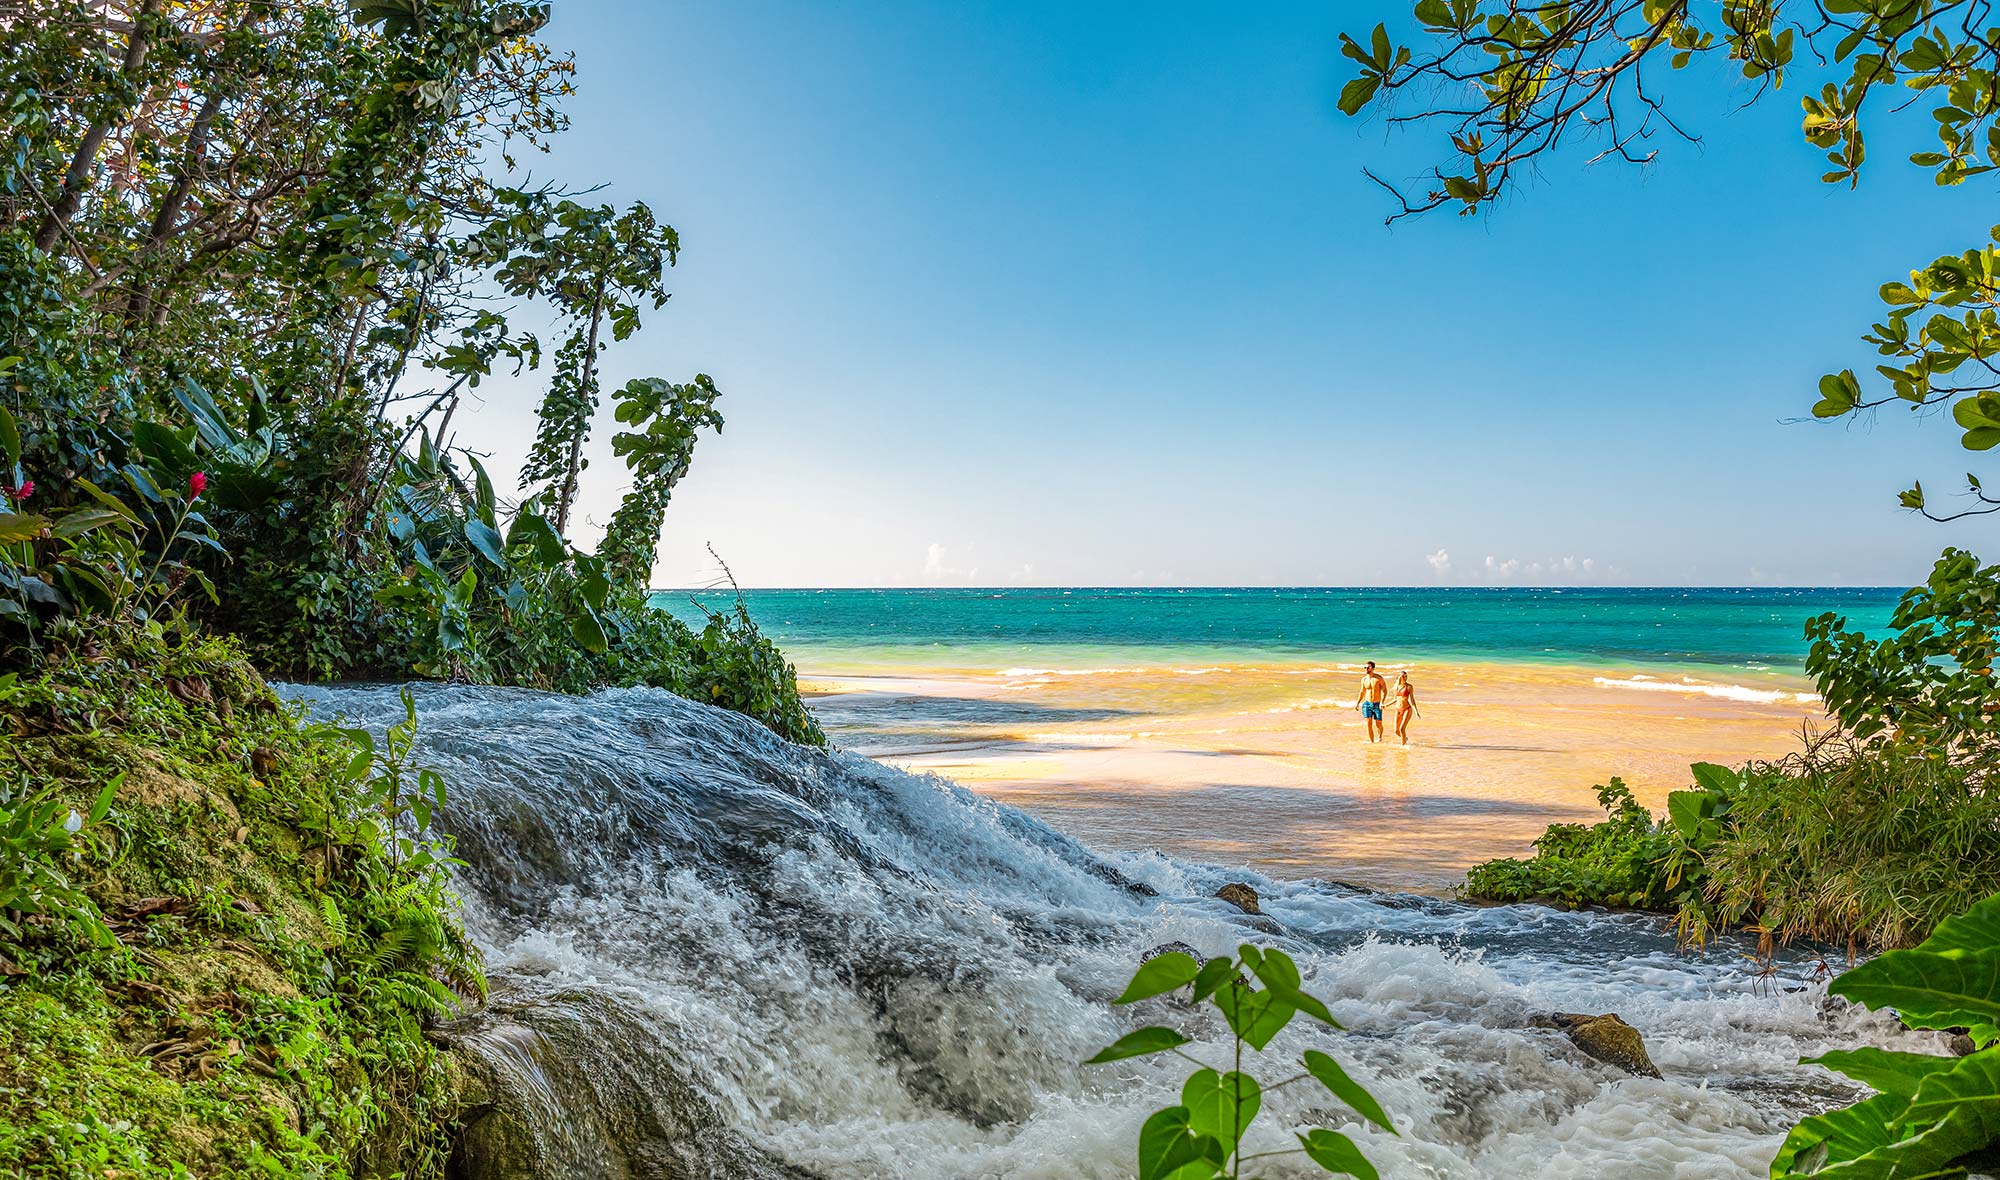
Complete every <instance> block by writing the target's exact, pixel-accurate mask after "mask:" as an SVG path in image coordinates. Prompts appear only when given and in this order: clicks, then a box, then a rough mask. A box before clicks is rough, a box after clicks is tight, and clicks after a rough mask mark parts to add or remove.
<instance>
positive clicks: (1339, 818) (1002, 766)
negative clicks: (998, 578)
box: [794, 647, 1823, 895]
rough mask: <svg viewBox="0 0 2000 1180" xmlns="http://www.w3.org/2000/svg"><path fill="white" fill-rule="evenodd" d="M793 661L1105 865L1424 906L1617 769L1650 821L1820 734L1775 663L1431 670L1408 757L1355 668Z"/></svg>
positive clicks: (840, 717) (860, 735)
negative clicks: (1258, 877) (1699, 773)
mask: <svg viewBox="0 0 2000 1180" xmlns="http://www.w3.org/2000/svg"><path fill="white" fill-rule="evenodd" d="M1050 654H1051V655H1055V654H1058V653H1050ZM794 656H795V658H798V659H799V660H800V661H801V663H802V665H803V667H802V670H801V671H800V673H799V676H800V681H801V689H802V690H803V691H805V692H807V693H809V694H810V695H811V698H812V704H813V707H814V709H815V711H816V712H817V713H818V714H819V716H820V717H821V719H822V721H823V723H825V724H826V726H827V729H828V732H829V734H830V736H831V737H832V738H833V739H834V741H835V742H836V743H837V744H838V745H840V746H841V747H842V748H845V749H848V750H850V751H852V752H854V753H857V754H862V755H865V756H868V757H872V758H877V759H879V760H881V761H884V762H888V763H890V764H892V765H896V766H899V767H902V768H904V769H909V770H915V771H927V772H932V773H937V774H940V775H942V776H944V777H946V778H949V779H952V780H954V781H956V782H958V783H960V784H962V785H964V786H966V787H967V788H969V789H971V790H974V791H976V792H978V793H980V794H982V795H986V796H988V797H991V798H994V799H996V800H1000V801H1003V802H1006V803H1008V804H1011V805H1014V806H1018V807H1021V808H1023V809H1024V810H1026V811H1028V812H1030V813H1031V814H1034V815H1036V816H1037V817H1039V818H1041V819H1043V820H1045V821H1047V822H1050V823H1052V824H1053V825H1054V826H1056V827H1058V828H1059V829H1061V830H1063V831H1064V832H1067V833H1069V834H1071V835H1074V836H1076V837H1078V838H1079V839H1083V840H1085V841H1086V842H1088V843H1091V844H1093V845H1095V846H1098V847H1100V848H1103V849H1106V850H1110V851H1121V852H1135V851H1143V850H1146V849H1158V850H1159V851H1161V852H1165V853H1168V854H1171V855H1174V856H1178V857H1184V858H1188V859H1193V860H1201V861H1209V862H1213V863H1218V864H1241V865H1246V866H1248V867H1251V868H1255V869H1257V870H1258V871H1260V872H1263V873H1266V874H1267V875H1270V876H1274V877H1280V878H1287V879H1299V878H1308V877H1310V878H1322V879H1329V880H1339V881H1345V882H1349V883H1352V884H1356V885H1361V886H1364V887H1368V888H1377V889H1388V890H1396V891H1406V892H1417V893H1426V894H1431V895H1446V894H1448V893H1449V888H1450V886H1451V885H1453V884H1455V883H1457V882H1458V881H1459V880H1460V879H1462V877H1463V875H1464V871H1465V869H1466V868H1469V867H1470V866H1471V865H1473V864H1476V863H1479V862H1480V861H1484V860H1488V859H1492V858H1493V857H1498V856H1522V855H1526V854H1528V853H1529V851H1530V848H1529V845H1530V843H1531V841H1532V840H1533V839H1534V838H1536V837H1538V836H1540V835H1541V833H1542V831H1543V829H1544V828H1546V827H1547V826H1548V825H1549V824H1551V823H1558V822H1583V823H1590V822H1594V821H1595V820H1596V819H1598V818H1601V817H1602V812H1601V811H1600V810H1599V809H1598V806H1597V801H1596V796H1595V790H1594V788H1595V787H1596V785H1598V784H1601V783H1604V782H1607V781H1609V779H1610V778H1611V777H1613V776H1618V777H1621V778H1623V779H1624V780H1625V782H1626V783H1627V784H1628V785H1629V786H1631V788H1632V789H1633V791H1634V793H1635V794H1636V795H1637V796H1638V797H1639V799H1640V801H1641V802H1643V803H1645V804H1646V805H1647V806H1649V807H1651V808H1653V809H1654V810H1655V811H1659V810H1661V809H1662V808H1664V806H1665V797H1666V794H1667V793H1668V792H1669V791H1672V790H1677V789H1680V788H1681V787H1684V786H1686V785H1688V781H1689V780H1688V769H1687V768H1688V766H1689V765H1690V764H1691V763H1694V762H1702V761H1712V762H1723V763H1738V762H1742V761H1745V760H1748V759H1752V758H1776V757H1781V756H1783V755H1785V754H1788V753H1791V752H1793V751H1795V750H1796V749H1798V748H1799V745H1800V734H1801V731H1802V728H1803V726H1805V725H1806V724H1808V723H1810V722H1814V721H1817V720H1819V719H1821V718H1822V717H1823V714H1822V713H1821V711H1820V709H1819V705H1818V698H1817V697H1816V696H1814V695H1813V694H1812V691H1811V686H1810V685H1809V684H1807V683H1806V682H1805V681H1804V679H1803V678H1802V677H1799V676H1796V675H1789V674H1786V673H1782V672H1778V671H1775V670H1760V671H1757V672H1756V673H1755V674H1754V679H1752V678H1751V677H1747V676H1746V677H1736V678H1731V679H1728V680H1724V679H1722V678H1720V677H1717V678H1714V679H1708V678H1702V677H1695V676H1692V675H1691V674H1687V673H1680V672H1679V671H1678V670H1677V669H1673V668H1669V667H1662V666H1660V665H1657V664H1653V665H1645V664H1636V663H1635V664H1623V665H1618V664H1599V663H1594V662H1593V663H1590V664H1577V663H1568V664H1562V663H1554V662H1548V663H1544V662H1539V661H1535V662H1527V661H1523V662H1508V663H1499V662H1460V663H1453V662H1449V661H1440V660H1435V659H1432V660H1427V661H1420V662H1416V663H1415V664H1414V665H1413V666H1411V677H1412V681H1413V682H1414V683H1415V684H1416V686H1417V689H1418V705H1419V710H1420V713H1421V717H1420V718H1419V719H1418V720H1416V721H1415V722H1414V723H1413V724H1412V727H1411V738H1412V741H1411V744H1410V745H1409V746H1408V747H1404V746H1401V745H1394V744H1376V745H1370V744H1368V743H1367V742H1366V741H1365V740H1363V729H1362V722H1361V718H1360V715H1359V714H1358V713H1357V712H1355V711H1354V710H1353V709H1352V707H1351V702H1352V699H1353V696H1354V694H1355V693H1356V692H1357V691H1358V688H1359V678H1360V677H1359V671H1358V664H1357V665H1355V666H1354V667H1352V668H1350V667H1347V666H1346V665H1347V663H1348V661H1346V660H1330V659H1321V660H1318V661H1315V662H1312V663H1311V664H1310V666H1307V665H1305V664H1304V663H1293V662H1283V663H1270V662H1257V661H1252V660H1243V659H1240V658H1239V659H1236V660H1233V661H1219V662H1217V663H1214V664H1176V665H1174V666H1152V667H1148V666H1144V665H1139V664H1123V665H1116V666H1112V665H1106V666H1101V667H1089V668H1078V667H1070V668H1063V667H1057V666H1054V665H1056V664H1058V663H1060V662H1061V661H1059V660H1054V659H1051V660H1045V661H1042V662H1041V663H1040V664H1038V665H1036V666H1032V667H1030V666H1027V665H1021V666H1010V667H1005V668H993V667H977V666H974V667H966V666H962V665H960V666H947V665H942V664H933V665H928V666H922V665H906V666H905V665H899V666H896V667H894V668H885V667H883V666H882V665H881V664H879V663H876V664H873V665H872V666H862V667H857V666H855V664H853V663H852V662H847V661H842V660H841V659H840V658H839V655H838V654H837V653H835V652H831V651H827V652H822V651H819V650H815V649H812V648H809V647H808V648H803V649H801V650H798V651H795V652H794ZM827 657H832V658H827ZM1383 667H1384V668H1385V670H1387V671H1389V672H1391V673H1392V674H1393V672H1394V671H1395V669H1396V666H1395V665H1393V664H1388V663H1387V662H1386V661H1385V662H1384V664H1383ZM1717 671H1721V670H1720V669H1718V670H1717ZM1730 671H1732V672H1733V671H1736V670H1735V669H1731V670H1730ZM1744 680H1751V681H1752V682H1751V683H1747V684H1746V683H1744V682H1743V681H1744ZM1392 741H1393V735H1392Z"/></svg>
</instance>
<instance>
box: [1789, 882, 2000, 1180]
mask: <svg viewBox="0 0 2000 1180" xmlns="http://www.w3.org/2000/svg"><path fill="white" fill-rule="evenodd" d="M1827 991H1828V992H1829V993H1830V994H1832V995H1836V996H1845V997H1846V998H1848V999H1850V1000H1853V1001H1854V1002H1855V1003H1857V1004H1861V1005H1863V1006H1865V1007H1869V1008H1878V1009H1893V1010H1894V1011H1895V1013H1896V1014H1897V1016H1899V1017H1900V1018H1901V1019H1902V1022H1903V1023H1904V1024H1905V1025H1906V1026H1908V1027H1910V1028H1916V1029H1937V1030H1943V1031H1950V1032H1954V1033H1957V1032H1960V1031H1963V1032H1964V1033H1965V1034H1966V1035H1967V1036H1968V1037H1969V1038H1970V1040H1971V1042H1972V1045H1973V1047H1974V1049H1975V1051H1974V1052H1972V1053H1970V1054H1968V1055H1966V1056H1963V1057H1958V1056H1951V1057H1945V1056H1933V1055H1929V1054H1923V1053H1903V1052H1894V1051H1891V1050H1887V1049H1877V1048H1874V1047H1872V1046H1864V1047H1862V1048H1859V1049H1845V1050H1837V1051H1835V1052H1832V1053H1826V1054H1822V1055H1821V1056H1819V1057H1816V1058H1813V1059H1812V1060H1813V1061H1815V1062H1817V1063H1818V1064H1820V1065H1824V1066H1826V1067H1827V1068H1828V1069H1833V1070H1838V1071H1839V1072H1841V1073H1843V1074H1846V1075H1847V1076H1848V1077H1851V1078H1853V1079H1854V1080H1855V1081H1857V1082H1860V1083H1861V1084H1862V1085H1865V1086H1868V1087H1869V1088H1871V1089H1873V1090H1876V1091H1878V1093H1877V1094H1876V1095H1875V1096H1874V1097H1873V1098H1867V1099H1863V1100H1862V1101H1860V1102H1857V1103H1855V1104H1854V1105H1852V1106H1846V1107H1841V1108H1840V1109H1837V1110H1831V1111H1828V1112H1827V1113H1825V1114H1820V1115H1814V1116H1813V1117H1811V1118H1808V1119H1806V1120H1804V1121H1803V1122H1801V1123H1800V1124H1799V1125H1798V1126H1797V1127H1794V1128H1793V1129H1792V1132H1791V1134H1790V1135H1787V1136H1786V1137H1785V1142H1784V1146H1783V1147H1781V1148H1780V1149H1779V1151H1778V1155H1777V1158H1776V1159H1774V1160H1773V1161H1772V1162H1771V1175H1772V1177H1773V1180H1789V1178H1792V1177H1806V1176H1813V1177H1821V1178H1824V1180H1864V1178H1874V1177H1899V1176H1907V1177H1913V1178H1914V1177H1920V1176H1939V1177H1942V1176H1962V1175H1965V1173H1966V1166H1967V1165H1968V1164H1969V1163H1971V1162H1973V1160H1972V1157H1976V1156H1985V1157H1986V1159H1985V1162H1986V1163H1988V1164H1990V1163H1991V1155H1990V1153H1991V1152H1992V1150H1993V1148H1994V1147H1995V1145H1996V1144H2000V1052H1996V1051H1995V1050H1993V1049H1992V1048H1991V1046H1992V1044H1993V1043H1994V1041H1996V1040H2000V897H1989V898H1987V899H1986V900H1984V901H1982V902H1980V903H1978V904H1977V905H1975V906H1973V907H1971V908H1970V909H1969V910H1967V911H1966V912H1965V913H1964V914H1962V915H1959V916H1955V917H1950V918H1947V919H1945V920H1944V921H1943V922H1941V923H1939V924H1938V927H1937V930H1936V932H1935V933H1933V934H1932V935H1931V936H1930V937H1929V938H1928V939H1925V940H1924V942H1923V943H1922V944H1921V945H1919V946H1917V947H1916V948H1915V949H1913V950H1895V951H1890V952H1888V953H1887V954H1885V955H1882V956H1881V957H1880V958H1877V959H1872V960H1870V961H1869V962H1866V963H1863V964H1862V965H1860V966H1859V967H1855V968H1852V969H1851V970H1849V971H1847V972H1845V973H1843V974H1842V975H1840V976H1839V977H1837V978H1836V979H1834V981H1833V982H1832V983H1831V984H1829V985H1828V987H1827Z"/></svg>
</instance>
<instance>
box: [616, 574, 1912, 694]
mask: <svg viewBox="0 0 2000 1180" xmlns="http://www.w3.org/2000/svg"><path fill="white" fill-rule="evenodd" d="M1900 594H1901V590H1900V589H1899V588H1898V589H1890V588H1763V587H1759V588H1743V589H1731V588H1694V589H1680V588H1673V589H1649V588H1617V589H1602V588H1574V587H1563V588H1548V589H1512V588H1510V589H1498V588H1495V589H1486V588H1463V589H1458V588H1454V589H1437V588H1365V589H1353V588H1347V589H1343V588H1226V587H1214V588H1199V589H1196V588H1188V589H1179V588H1171V589H1169V588H1124V589H1119V588H1074V589H960V588H952V589H862V590H748V591H744V592H743V598H744V600H745V602H746V604H747V605H748V607H749V610H750V613H751V616H752V617H753V618H754V619H756V620H757V623H758V625H759V626H760V627H762V628H763V629H764V630H765V632H766V633H767V634H769V635H770V636H771V637H772V638H773V639H775V640H776V641H777V642H778V644H779V645H780V646H781V647H783V648H784V649H785V651H786V653H787V654H788V655H789V656H790V657H791V658H792V659H793V660H794V661H795V662H796V663H798V664H799V666H800V667H801V668H803V669H807V670H810V671H833V670H840V671H849V670H851V671H869V670H881V671H885V672H892V671H895V670H898V669H918V668H924V667H952V668H992V669H996V670H997V669H1008V668H1052V669H1071V668H1090V667H1118V666H1145V667H1161V666H1174V665H1181V664H1187V663H1189V662H1195V663H1227V662H1235V663H1274V664H1276V663H1293V662H1326V661H1348V660H1355V659H1364V658H1370V659H1379V660H1382V661H1384V662H1405V661H1433V662H1452V663H1514V662H1531V663H1550V664H1566V665H1584V666H1602V667H1607V668H1609V667H1643V668H1649V669H1653V668H1657V669H1662V670H1669V671H1677V672H1685V673H1691V674H1696V675H1709V676H1713V675H1716V674H1718V673H1722V672H1735V673H1750V674H1753V675H1754V674H1758V673H1765V674H1775V675H1780V676H1784V675H1790V676H1797V675H1800V674H1802V672H1803V669H1804V661H1805V655H1806V649H1807V644H1806V641H1805V639H1804V633H1803V632H1804V625H1805V622H1806V620H1807V619H1809V618H1811V617H1813V616H1816V615H1819V614H1822V613H1826V612H1832V613H1835V614H1838V615H1842V616H1845V617H1846V618H1848V619H1849V620H1851V621H1852V623H1853V624H1854V625H1856V626H1859V627H1862V628H1864V629H1868V630H1870V631H1877V630H1881V629H1883V628H1884V627H1885V626H1886V624H1887V622H1888V619H1889V616H1890V613H1891V611H1892V609H1893V608H1894V606H1895V602H1896V599H1897V597H1898V596H1899V595H1900ZM694 600H699V601H700V602H701V603H703V604H704V605H706V606H708V607H709V608H711V609H724V608H727V607H728V605H729V604H730V601H731V594H730V592H729V591H727V590H723V591H716V590H700V591H688V590H664V591H660V592H658V593H657V594H656V596H655V598H654V601H655V603H657V604H658V605H660V606H663V607H665V608H666V609H668V610H671V611H673V612H674V613H675V614H677V615H679V616H681V617H682V618H684V619H687V620H689V621H691V622H698V621H699V619H700V617H701V616H700V610H699V609H698V608H697V607H696V606H695V605H694Z"/></svg>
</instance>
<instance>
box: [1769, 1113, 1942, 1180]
mask: <svg viewBox="0 0 2000 1180" xmlns="http://www.w3.org/2000/svg"><path fill="white" fill-rule="evenodd" d="M1908 1106H1910V1100H1908V1098H1900V1096H1896V1094H1876V1096H1874V1098H1868V1100H1864V1102H1856V1104H1854V1106H1842V1108H1838V1110H1828V1112H1826V1114H1814V1116H1812V1118H1804V1120H1800V1124H1798V1126H1794V1128H1792V1132H1790V1134H1788V1136H1784V1144H1782V1146H1780V1148H1778V1158H1774V1160H1772V1162H1770V1174H1772V1176H1774V1178H1778V1176H1794V1174H1798V1172H1800V1170H1806V1168H1808V1166H1814V1168H1824V1166H1826V1164H1828V1162H1842V1160H1858V1158H1860V1156H1866V1154H1868V1152H1872V1150H1876V1148H1880V1146H1884V1144H1892V1142H1896V1134H1894V1132H1892V1130H1890V1124H1892V1122H1894V1120H1896V1116H1898V1114H1902V1112H1904V1108H1908ZM1814 1160H1816V1164H1814Z"/></svg>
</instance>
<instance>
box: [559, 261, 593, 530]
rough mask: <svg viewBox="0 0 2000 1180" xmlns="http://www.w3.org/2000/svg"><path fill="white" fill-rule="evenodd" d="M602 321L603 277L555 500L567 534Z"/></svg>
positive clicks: (591, 320)
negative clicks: (577, 414)
mask: <svg viewBox="0 0 2000 1180" xmlns="http://www.w3.org/2000/svg"><path fill="white" fill-rule="evenodd" d="M603 321H604V280H603V279H602V278H599V279H598V280H597V298H596V299H594V300H592V302H591V304H590V338H589V340H588V341H587V342H586V343H585V344H584V347H583V375H582V379H581V380H580V381H579V382H578V383H577V390H578V392H579V393H580V394H581V395H582V397H583V404H584V416H583V421H581V422H579V423H577V424H576V430H575V431H574V432H573V433H572V434H571V435H570V437H569V465H568V467H567V468H566V469H565V470H564V472H563V486H562V495H561V496H559V497H558V498H557V499H556V534H557V535H558V536H568V534H569V506H570V502H571V501H572V500H574V499H576V478H577V474H578V473H579V471H580V470H581V469H582V466H583V436H584V432H585V431H587V430H589V429H590V407H591V405H592V403H593V402H595V401H596V400H597V399H596V398H595V397H593V396H592V392H593V390H594V389H595V388H596V387H595V386H593V385H592V384H591V382H593V381H595V380H596V379H597V328H598V325H599V324H601V323H602V322H603Z"/></svg>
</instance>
